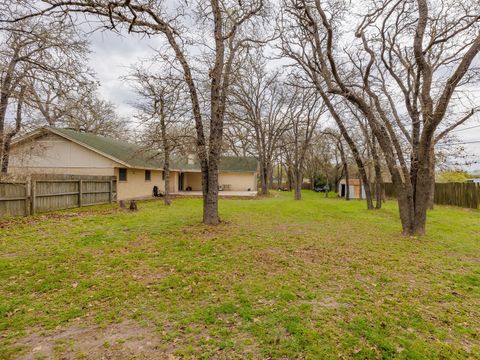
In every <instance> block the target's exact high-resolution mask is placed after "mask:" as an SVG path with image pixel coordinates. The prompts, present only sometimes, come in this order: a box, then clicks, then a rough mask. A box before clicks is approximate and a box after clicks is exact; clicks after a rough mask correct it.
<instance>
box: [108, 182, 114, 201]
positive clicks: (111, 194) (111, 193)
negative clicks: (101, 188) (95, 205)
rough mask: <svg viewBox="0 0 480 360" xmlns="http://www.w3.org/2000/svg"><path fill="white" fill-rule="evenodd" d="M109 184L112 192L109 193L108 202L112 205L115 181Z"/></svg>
mask: <svg viewBox="0 0 480 360" xmlns="http://www.w3.org/2000/svg"><path fill="white" fill-rule="evenodd" d="M109 184H110V191H109V193H108V202H109V203H112V201H113V180H112V179H110V182H109Z"/></svg>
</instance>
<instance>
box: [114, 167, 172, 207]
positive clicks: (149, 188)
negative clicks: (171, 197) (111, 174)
mask: <svg viewBox="0 0 480 360" xmlns="http://www.w3.org/2000/svg"><path fill="white" fill-rule="evenodd" d="M118 172H119V171H118V168H115V176H116V178H117V200H129V199H142V198H149V197H151V196H152V195H153V187H154V186H158V188H159V190H160V191H161V192H164V190H165V181H164V180H162V171H160V170H151V180H150V181H145V170H144V169H132V168H128V169H127V181H119V180H118ZM177 189H178V173H177V172H176V171H172V172H170V193H174V192H176V191H177Z"/></svg>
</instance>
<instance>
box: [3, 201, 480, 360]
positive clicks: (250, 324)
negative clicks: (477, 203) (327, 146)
mask: <svg viewBox="0 0 480 360" xmlns="http://www.w3.org/2000/svg"><path fill="white" fill-rule="evenodd" d="M220 208H221V214H222V218H223V220H224V223H222V224H221V225H219V226H217V227H208V226H204V225H201V224H200V220H201V200H200V199H181V200H176V201H175V202H174V203H173V205H172V206H171V207H170V208H166V207H164V206H163V204H162V202H161V201H156V202H154V201H152V202H144V203H140V204H139V209H140V210H139V211H138V212H137V213H128V212H122V211H120V210H118V209H114V208H113V207H112V206H101V207H97V208H84V209H82V210H81V211H78V210H75V211H67V212H63V213H53V214H50V215H47V216H45V215H43V216H37V217H36V218H32V219H23V220H22V221H19V222H18V223H15V224H7V225H5V226H4V227H3V228H2V229H0V358H2V359H3V358H19V357H22V356H25V358H37V357H38V358H42V356H43V357H46V358H52V357H58V358H62V355H67V358H77V357H78V358H101V357H102V356H103V357H104V358H112V359H129V358H132V357H135V356H136V357H138V358H156V359H161V358H196V359H199V358H222V359H223V358H228V359H231V358H253V359H256V358H310V359H319V358H339V357H342V358H359V359H366V358H372V359H376V358H409V359H412V358H429V359H431V358H449V359H452V358H480V212H479V211H471V210H464V209H455V208H449V207H437V208H436V209H435V210H434V211H432V212H430V214H429V221H428V228H427V231H428V235H427V236H425V237H422V238H406V237H403V236H401V235H400V224H399V221H398V213H397V208H396V205H395V203H394V202H392V201H391V202H388V203H387V204H386V206H385V208H384V209H382V210H380V211H367V210H365V204H364V202H360V201H350V202H346V201H343V200H339V199H332V198H329V199H325V198H324V197H323V195H321V194H316V193H311V192H305V193H304V199H303V200H302V201H300V202H295V201H294V200H293V195H292V194H287V193H281V194H275V196H274V197H271V198H266V199H258V200H221V203H220Z"/></svg>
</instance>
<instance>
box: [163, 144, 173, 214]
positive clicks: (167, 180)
mask: <svg viewBox="0 0 480 360" xmlns="http://www.w3.org/2000/svg"><path fill="white" fill-rule="evenodd" d="M163 175H164V178H165V196H164V197H163V202H164V203H165V205H167V206H168V205H170V204H171V201H170V154H169V153H168V151H165V158H164V164H163Z"/></svg>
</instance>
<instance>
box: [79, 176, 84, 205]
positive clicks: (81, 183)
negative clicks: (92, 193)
mask: <svg viewBox="0 0 480 360" xmlns="http://www.w3.org/2000/svg"><path fill="white" fill-rule="evenodd" d="M82 186H83V181H82V179H80V180H78V207H82V197H83V189H82Z"/></svg>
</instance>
